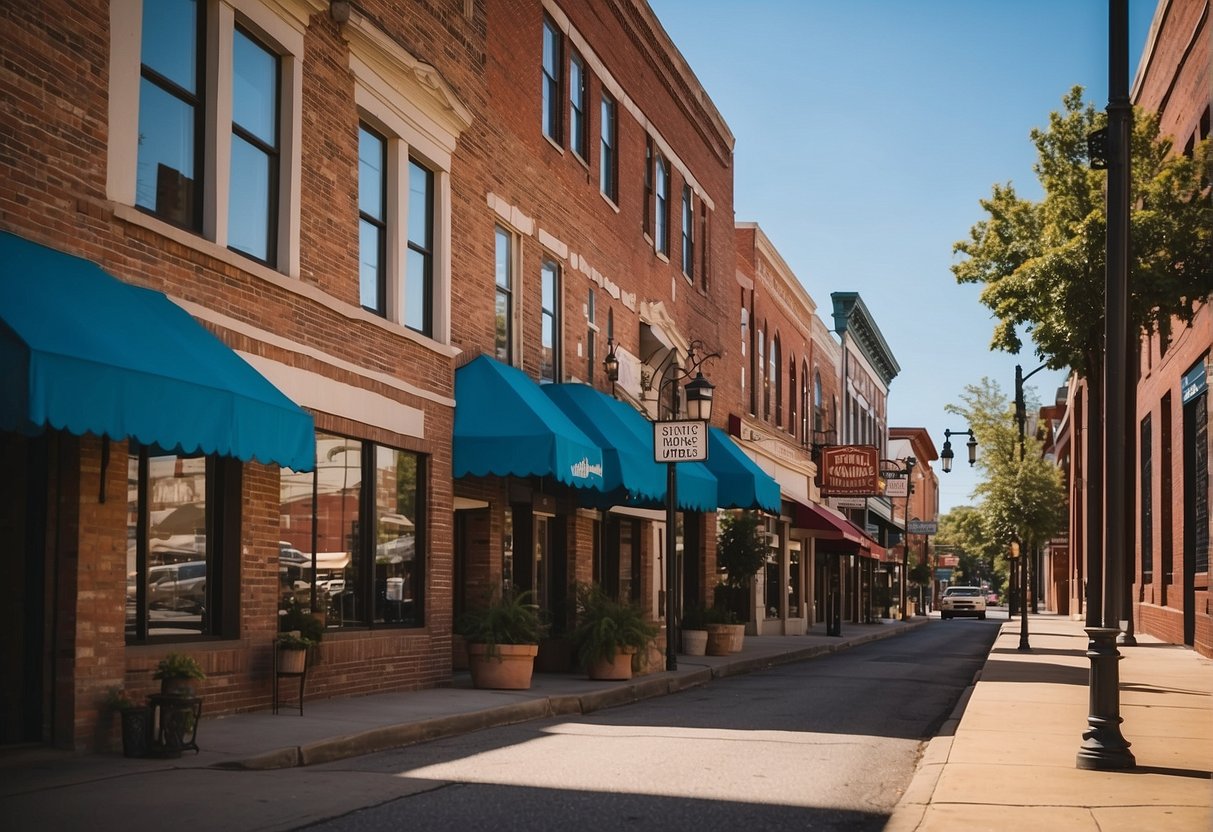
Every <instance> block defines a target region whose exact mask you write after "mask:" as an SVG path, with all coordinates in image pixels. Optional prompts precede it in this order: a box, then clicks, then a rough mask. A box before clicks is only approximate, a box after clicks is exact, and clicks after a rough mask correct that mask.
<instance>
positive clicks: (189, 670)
mask: <svg viewBox="0 0 1213 832" xmlns="http://www.w3.org/2000/svg"><path fill="white" fill-rule="evenodd" d="M152 678H153V679H159V680H160V693H162V694H164V695H165V696H193V695H194V682H196V681H202V680H203V679H205V678H206V674H205V673H203V672H202V666H201V665H199V664H198V662H197V661H196V660H195V659H194V658H193V657H192V656H187V655H185V654H184V653H169V654H168V655H167V656H165V657H164V658H163V659H161V660H160V663H159V664H157V665H156V671H155V673H153V674H152Z"/></svg>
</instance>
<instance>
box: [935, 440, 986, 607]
mask: <svg viewBox="0 0 1213 832" xmlns="http://www.w3.org/2000/svg"><path fill="white" fill-rule="evenodd" d="M953 436H967V437H969V441H968V442H966V443H965V447H966V448H968V449H969V466H970V467H972V466H973V465H976V464H977V434H976V433H974V432H973V429H972V428H968V429H967V430H947V429H945V430H944V432H943V450H942V451H940V452H939V462H940V465H941V466H942V467H943V472H944V473H945V474H950V473H952V460H953V459H955V458H956V454H955V452H953V450H952V437H953ZM937 584H938V581H936V580H935V575H934V573H932V574H931V602H932V603H936V598H935V588H936V585H937Z"/></svg>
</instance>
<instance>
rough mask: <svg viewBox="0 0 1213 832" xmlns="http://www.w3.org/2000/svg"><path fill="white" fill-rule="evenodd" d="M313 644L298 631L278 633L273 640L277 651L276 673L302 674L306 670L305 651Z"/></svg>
mask: <svg viewBox="0 0 1213 832" xmlns="http://www.w3.org/2000/svg"><path fill="white" fill-rule="evenodd" d="M313 620H315V619H313ZM315 643H316V642H314V641H313V640H312V639H310V638H307V637H306V636H304V635H303V634H302V633H301V632H300V631H299V630H289V631H287V632H285V633H279V634H278V636H277V637H276V638H275V639H274V646H275V648H276V649H277V650H278V672H279V673H302V672H303V671H304V670H305V669H306V668H307V651H308V650H309V649H310V648H311V647H312V646H313V645H314V644H315Z"/></svg>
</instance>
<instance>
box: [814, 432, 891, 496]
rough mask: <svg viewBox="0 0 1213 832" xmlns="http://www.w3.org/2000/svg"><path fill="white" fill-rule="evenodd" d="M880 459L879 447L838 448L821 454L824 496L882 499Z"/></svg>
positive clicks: (838, 446) (825, 449)
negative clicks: (839, 495) (849, 495)
mask: <svg viewBox="0 0 1213 832" xmlns="http://www.w3.org/2000/svg"><path fill="white" fill-rule="evenodd" d="M879 463H880V459H879V455H878V453H877V450H876V446H875V445H834V446H832V447H828V448H824V449H822V452H821V493H822V494H825V495H829V496H832V495H835V494H851V495H856V496H871V497H877V496H879V495H880V464H879Z"/></svg>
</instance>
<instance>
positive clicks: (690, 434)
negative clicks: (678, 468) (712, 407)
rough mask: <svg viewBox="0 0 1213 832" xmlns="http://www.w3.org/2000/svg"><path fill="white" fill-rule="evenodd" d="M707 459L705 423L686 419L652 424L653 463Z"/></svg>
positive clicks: (706, 428)
mask: <svg viewBox="0 0 1213 832" xmlns="http://www.w3.org/2000/svg"><path fill="white" fill-rule="evenodd" d="M707 458H708V423H707V422H700V421H697V420H690V419H688V420H683V421H677V422H654V423H653V460H654V461H655V462H703V461H705V460H706V459H707Z"/></svg>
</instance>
